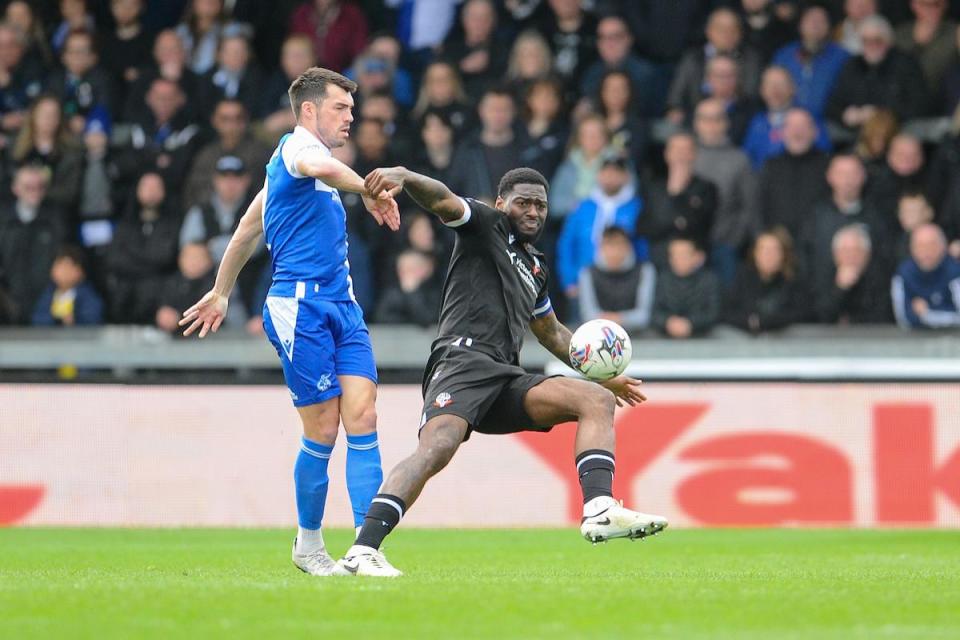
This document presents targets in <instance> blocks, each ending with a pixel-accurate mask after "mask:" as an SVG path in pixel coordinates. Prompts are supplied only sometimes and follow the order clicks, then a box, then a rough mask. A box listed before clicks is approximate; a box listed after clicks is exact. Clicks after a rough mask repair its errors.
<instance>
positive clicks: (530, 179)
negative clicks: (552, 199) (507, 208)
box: [497, 167, 550, 198]
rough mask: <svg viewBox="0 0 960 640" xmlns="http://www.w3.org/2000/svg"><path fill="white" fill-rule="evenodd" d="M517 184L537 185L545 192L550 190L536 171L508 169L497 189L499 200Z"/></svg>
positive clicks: (522, 168) (547, 183)
mask: <svg viewBox="0 0 960 640" xmlns="http://www.w3.org/2000/svg"><path fill="white" fill-rule="evenodd" d="M518 184H539V185H540V186H542V187H543V188H544V189H546V190H547V191H549V190H550V183H549V182H547V179H546V178H544V177H543V174H542V173H540V172H539V171H537V170H536V169H531V168H529V167H519V168H517V169H510V171H507V172H506V173H505V174H503V177H502V178H500V185H499V186H498V187H497V195H498V196H500V197H501V198H502V197H503V196H505V195H507V194H508V193H510V192H511V191H513V188H514V187H516V186H517V185H518Z"/></svg>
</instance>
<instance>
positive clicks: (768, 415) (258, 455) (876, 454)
mask: <svg viewBox="0 0 960 640" xmlns="http://www.w3.org/2000/svg"><path fill="white" fill-rule="evenodd" d="M647 392H648V395H649V396H650V398H651V400H650V402H648V403H647V404H646V405H644V406H642V407H639V408H635V409H629V408H628V409H622V410H620V411H619V412H618V414H617V430H618V450H617V476H616V480H615V484H616V490H617V494H618V496H620V497H623V498H625V499H626V501H627V502H628V503H629V504H630V505H633V506H636V507H637V508H640V509H643V510H646V511H652V512H655V513H663V514H665V515H667V516H668V517H669V518H670V519H671V521H672V523H673V524H674V525H679V526H819V525H831V526H854V527H887V526H893V527H898V526H919V527H960V389H958V387H957V385H955V384H894V383H890V384H886V383H885V384H857V383H850V384H795V383H750V384H734V383H728V384H723V383H700V384H691V383H684V384H679V383H669V384H650V385H648V388H647ZM453 401H454V402H456V398H454V399H453ZM378 404H379V412H380V433H381V436H380V442H381V449H382V451H383V458H384V465H385V467H387V468H389V467H391V466H393V464H394V463H396V462H397V461H398V460H399V459H400V458H401V457H403V456H404V455H406V454H407V453H409V452H410V451H411V450H412V448H413V447H414V445H415V442H416V429H417V425H418V424H419V422H420V420H419V418H420V407H421V400H420V395H419V389H418V388H417V387H416V386H410V385H405V386H384V387H382V388H381V391H380V400H379V403H378ZM298 424H299V423H298V419H297V416H296V413H295V411H294V410H293V408H292V407H291V405H290V402H289V400H288V398H287V394H286V391H285V390H284V389H283V388H282V387H273V386H120V385H117V386H111V385H104V386H98V385H0V523H2V524H6V525H57V526H61V525H84V526H87V525H93V526H164V527H166V526H292V525H293V524H294V522H295V517H294V505H293V496H292V491H291V482H292V480H291V468H292V464H293V460H294V457H295V455H296V452H297V444H296V443H297V438H298V437H299V429H298ZM572 442H573V429H572V428H571V426H570V425H564V426H560V427H557V428H556V429H554V431H553V432H552V433H550V434H547V435H542V434H523V435H515V436H509V437H493V436H483V435H474V436H473V437H472V438H471V440H470V441H469V442H468V443H467V444H466V445H464V448H463V449H462V451H461V452H460V454H459V455H458V456H457V457H456V458H455V459H454V461H453V462H452V464H451V466H450V467H449V468H448V469H447V470H445V471H444V472H443V474H442V475H441V476H440V477H439V478H438V479H437V480H436V481H434V482H432V483H430V484H429V485H428V486H427V489H426V491H425V492H424V494H423V497H422V498H421V500H420V501H419V502H418V503H417V505H416V507H415V508H414V509H413V511H412V512H411V513H410V515H409V517H408V519H407V521H406V523H407V524H408V525H414V526H468V527H502V526H565V525H568V524H571V523H573V522H576V521H578V520H579V490H578V487H577V483H576V477H575V474H574V473H573V469H572V463H571V457H572V454H571V452H572ZM344 458H345V447H344V446H343V444H342V443H340V444H339V445H338V447H337V449H336V450H335V453H334V457H333V461H332V465H331V491H330V498H329V503H328V506H327V517H326V520H325V522H326V524H328V525H336V526H341V525H344V526H345V525H350V524H352V521H351V519H350V505H349V500H348V497H347V492H346V489H345V487H344V482H343V480H342V478H343V464H344Z"/></svg>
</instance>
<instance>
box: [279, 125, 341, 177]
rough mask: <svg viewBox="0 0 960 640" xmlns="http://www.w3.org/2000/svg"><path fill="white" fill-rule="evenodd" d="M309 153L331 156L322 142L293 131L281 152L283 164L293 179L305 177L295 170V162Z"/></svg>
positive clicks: (306, 134) (304, 132) (298, 130)
mask: <svg viewBox="0 0 960 640" xmlns="http://www.w3.org/2000/svg"><path fill="white" fill-rule="evenodd" d="M310 151H313V152H319V153H320V154H322V155H325V156H330V155H332V154H331V153H330V149H328V148H327V147H326V146H324V144H323V143H322V142H320V141H319V140H317V139H316V138H314V137H313V136H312V135H310V134H309V133H308V132H306V131H304V130H302V129H299V128H297V129H296V130H294V132H293V134H292V135H291V136H290V137H289V138H287V140H286V142H284V143H283V150H282V151H281V155H282V156H283V164H284V166H286V168H287V171H288V172H290V175H292V176H293V177H294V178H306V177H307V176H305V175H303V174H302V173H300V172H299V171H298V170H297V160H298V159H299V158H300V155H301V154H303V153H306V152H310Z"/></svg>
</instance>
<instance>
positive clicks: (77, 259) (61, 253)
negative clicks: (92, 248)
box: [54, 244, 86, 269]
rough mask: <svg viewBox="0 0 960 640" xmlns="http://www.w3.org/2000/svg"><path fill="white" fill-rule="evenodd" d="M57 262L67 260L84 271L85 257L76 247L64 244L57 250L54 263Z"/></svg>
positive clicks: (81, 250)
mask: <svg viewBox="0 0 960 640" xmlns="http://www.w3.org/2000/svg"><path fill="white" fill-rule="evenodd" d="M57 260H69V261H71V262H72V263H74V264H75V265H77V266H78V267H80V268H81V269H86V265H85V264H84V263H85V262H86V256H85V255H84V254H83V249H81V248H80V247H78V246H76V245H72V244H65V245H63V246H61V247H60V248H59V249H58V250H57V255H56V257H55V258H54V261H57Z"/></svg>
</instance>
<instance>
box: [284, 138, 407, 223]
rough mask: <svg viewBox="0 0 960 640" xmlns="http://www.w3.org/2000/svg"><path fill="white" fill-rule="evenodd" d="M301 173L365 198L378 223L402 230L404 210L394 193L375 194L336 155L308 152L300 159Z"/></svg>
mask: <svg viewBox="0 0 960 640" xmlns="http://www.w3.org/2000/svg"><path fill="white" fill-rule="evenodd" d="M296 165H297V171H299V172H300V173H301V174H303V175H305V176H310V177H311V178H315V179H317V180H320V181H322V182H323V183H324V184H327V185H330V186H331V187H333V188H334V189H338V190H341V191H351V192H353V193H359V194H360V195H361V196H363V204H364V206H366V208H367V211H369V212H370V215H372V216H373V218H374V219H375V220H376V221H377V224H380V225H383V224H386V225H387V226H388V227H390V228H391V229H393V230H394V231H396V230H398V229H399V228H400V210H399V209H398V208H397V203H396V201H395V200H394V199H393V194H392V193H389V192H387V193H379V194H371V193H370V191H369V189H367V188H366V187H365V186H364V183H363V178H361V177H360V175H359V174H357V172H356V171H354V170H353V169H351V168H350V167H348V166H347V165H345V164H344V163H342V162H340V161H339V160H337V159H336V158H334V157H332V156H328V155H326V154H324V153H321V152H320V151H318V150H316V149H305V150H304V151H303V152H301V153H300V155H299V156H297V161H296Z"/></svg>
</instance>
